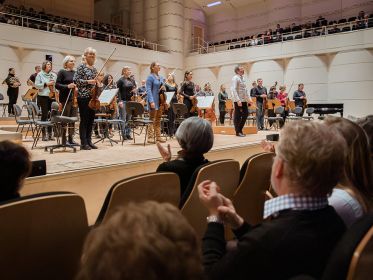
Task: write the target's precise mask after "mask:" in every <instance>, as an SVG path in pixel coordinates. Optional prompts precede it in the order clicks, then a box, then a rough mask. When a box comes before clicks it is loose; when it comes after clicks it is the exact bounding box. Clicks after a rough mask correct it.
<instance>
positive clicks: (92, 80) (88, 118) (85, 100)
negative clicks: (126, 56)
mask: <svg viewBox="0 0 373 280" xmlns="http://www.w3.org/2000/svg"><path fill="white" fill-rule="evenodd" d="M84 57H85V63H82V64H80V65H79V66H78V68H77V70H76V72H75V75H74V83H75V84H76V85H77V88H78V107H79V114H80V125H79V134H80V149H81V150H91V149H97V146H96V145H94V144H93V143H92V128H93V122H94V119H95V111H94V110H93V109H91V108H90V107H89V106H88V105H89V101H90V100H91V98H92V97H93V95H96V91H97V90H99V89H102V86H103V85H102V83H101V81H102V79H103V76H98V75H97V69H96V68H95V66H94V64H95V61H96V50H95V49H93V48H91V47H88V48H86V49H85V50H84Z"/></svg>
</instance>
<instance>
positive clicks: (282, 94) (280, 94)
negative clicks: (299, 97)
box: [277, 85, 289, 127]
mask: <svg viewBox="0 0 373 280" xmlns="http://www.w3.org/2000/svg"><path fill="white" fill-rule="evenodd" d="M279 90H280V91H279V92H278V94H277V99H278V100H280V102H281V106H282V107H284V108H285V110H284V113H283V114H282V118H283V119H284V121H283V122H281V123H280V127H282V126H283V125H284V123H285V121H286V117H287V115H288V113H289V112H288V110H286V100H287V98H288V94H287V93H286V92H285V91H286V86H285V85H283V86H280V88H279Z"/></svg>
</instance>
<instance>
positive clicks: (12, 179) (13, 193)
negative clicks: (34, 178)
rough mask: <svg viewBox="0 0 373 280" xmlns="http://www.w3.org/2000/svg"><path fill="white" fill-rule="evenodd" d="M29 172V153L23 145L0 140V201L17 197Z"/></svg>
mask: <svg viewBox="0 0 373 280" xmlns="http://www.w3.org/2000/svg"><path fill="white" fill-rule="evenodd" d="M30 172H31V161H30V154H29V153H28V151H27V150H26V149H25V148H24V147H23V146H21V145H18V144H15V143H13V142H10V141H7V140H6V141H2V142H0V178H1V188H0V202H3V201H6V200H10V199H14V198H18V197H19V196H20V195H19V191H20V189H21V188H22V186H23V181H24V179H25V178H26V177H27V176H28V175H29V173H30Z"/></svg>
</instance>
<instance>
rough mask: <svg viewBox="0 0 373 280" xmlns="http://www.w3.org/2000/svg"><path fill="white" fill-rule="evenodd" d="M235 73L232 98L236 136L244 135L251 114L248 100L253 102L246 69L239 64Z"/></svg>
mask: <svg viewBox="0 0 373 280" xmlns="http://www.w3.org/2000/svg"><path fill="white" fill-rule="evenodd" d="M234 72H235V75H234V76H233V78H232V86H231V91H232V100H233V102H234V119H233V123H234V129H235V131H236V136H238V137H244V136H245V134H243V127H244V125H245V123H246V119H247V116H248V115H249V110H248V107H247V102H248V101H249V102H251V97H250V95H249V93H248V91H247V88H246V80H245V77H244V74H245V69H244V68H243V67H242V66H240V65H237V66H236V67H235V68H234Z"/></svg>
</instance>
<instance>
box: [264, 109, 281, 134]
mask: <svg viewBox="0 0 373 280" xmlns="http://www.w3.org/2000/svg"><path fill="white" fill-rule="evenodd" d="M284 112H285V108H284V107H282V106H278V107H276V108H275V115H276V116H275V117H268V118H267V120H268V121H274V122H273V126H274V127H275V129H276V130H278V129H279V128H280V122H283V121H284V119H283V117H282V114H283V113H284Z"/></svg>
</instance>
